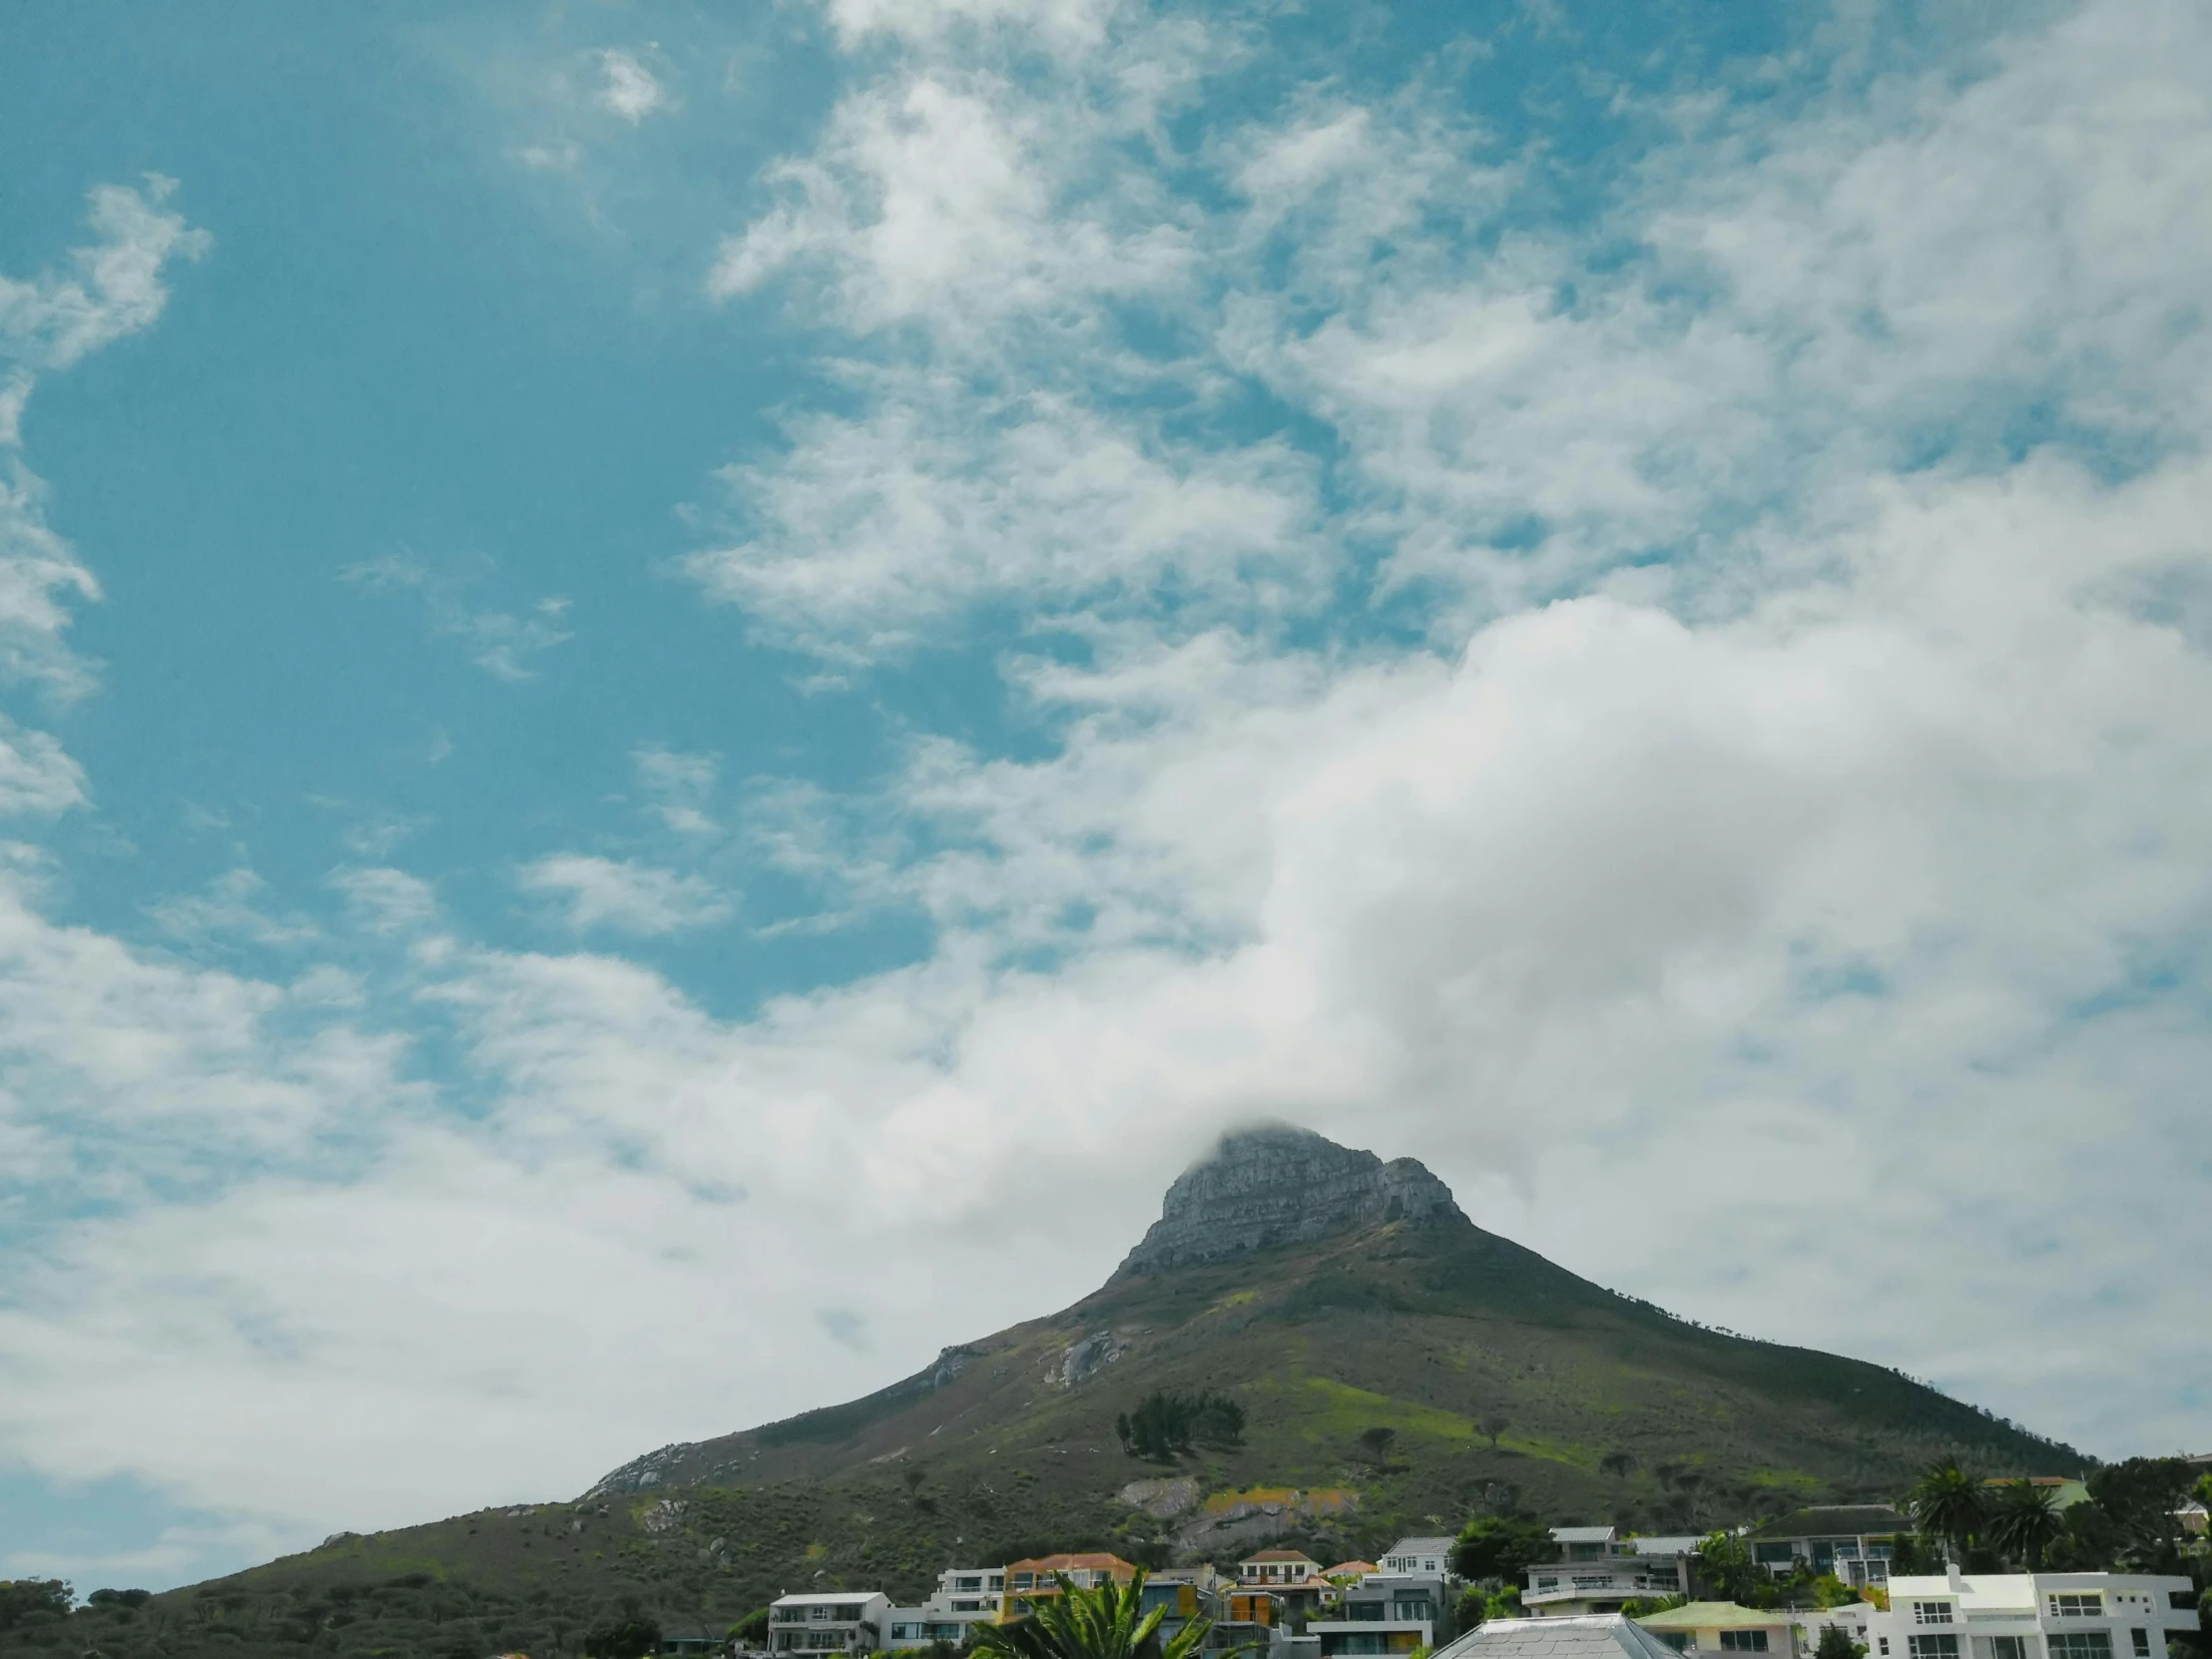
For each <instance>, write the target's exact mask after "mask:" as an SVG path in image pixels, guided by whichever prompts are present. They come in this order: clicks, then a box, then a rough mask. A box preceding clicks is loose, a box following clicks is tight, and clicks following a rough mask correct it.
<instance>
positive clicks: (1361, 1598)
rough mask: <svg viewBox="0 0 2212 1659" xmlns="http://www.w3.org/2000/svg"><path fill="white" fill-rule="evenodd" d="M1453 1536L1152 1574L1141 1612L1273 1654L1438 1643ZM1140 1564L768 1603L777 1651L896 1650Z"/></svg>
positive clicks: (1096, 1561)
mask: <svg viewBox="0 0 2212 1659" xmlns="http://www.w3.org/2000/svg"><path fill="white" fill-rule="evenodd" d="M1451 1546H1452V1540H1451V1539H1449V1538H1446V1537H1433V1538H1401V1539H1399V1540H1398V1542H1397V1543H1396V1544H1394V1545H1393V1546H1392V1547H1391V1548H1390V1549H1389V1550H1387V1551H1385V1552H1384V1554H1383V1560H1382V1562H1381V1563H1380V1564H1378V1563H1377V1562H1374V1561H1340V1562H1338V1563H1337V1564H1336V1565H1334V1566H1324V1565H1323V1564H1322V1563H1321V1562H1319V1561H1316V1560H1314V1559H1313V1558H1312V1557H1311V1556H1309V1555H1306V1554H1305V1553H1303V1552H1302V1551H1299V1550H1295V1549H1263V1550H1260V1551H1259V1552H1257V1553H1256V1554H1253V1555H1250V1556H1247V1557H1246V1558H1245V1559H1244V1560H1242V1561H1240V1562H1238V1563H1237V1570H1236V1572H1235V1573H1234V1574H1228V1573H1223V1572H1220V1571H1218V1570H1217V1569H1215V1568H1213V1567H1211V1566H1195V1567H1165V1568H1162V1569H1160V1570H1159V1571H1156V1572H1152V1573H1148V1574H1147V1575H1146V1577H1145V1585H1144V1592H1143V1595H1144V1611H1146V1612H1148V1613H1149V1612H1150V1611H1151V1610H1152V1609H1153V1608H1155V1607H1158V1608H1161V1609H1163V1610H1164V1613H1165V1617H1164V1618H1163V1620H1162V1624H1161V1636H1162V1639H1163V1640H1165V1639H1166V1638H1168V1637H1171V1636H1173V1635H1174V1634H1175V1632H1176V1631H1177V1630H1179V1629H1181V1628H1182V1627H1183V1626H1184V1625H1186V1624H1188V1623H1189V1622H1190V1621H1191V1620H1193V1619H1198V1618H1204V1619H1206V1620H1208V1621H1209V1622H1210V1623H1211V1624H1212V1625H1213V1627H1214V1630H1215V1632H1216V1635H1215V1636H1214V1638H1213V1639H1212V1642H1211V1644H1210V1645H1218V1646H1222V1647H1248V1646H1249V1647H1253V1648H1255V1649H1257V1650H1258V1651H1261V1652H1264V1653H1267V1654H1270V1655H1274V1656H1275V1659H1337V1656H1339V1655H1344V1656H1347V1659H1355V1656H1366V1655H1381V1654H1393V1653H1404V1654H1410V1653H1412V1652H1414V1651H1416V1650H1419V1649H1429V1648H1433V1647H1435V1646H1436V1644H1437V1643H1438V1642H1439V1641H1440V1640H1444V1639H1448V1637H1449V1636H1450V1635H1451V1633H1452V1632H1451V1629H1450V1625H1449V1620H1450V1617H1451V1611H1452V1602H1453V1598H1454V1597H1455V1596H1456V1594H1457V1592H1458V1589H1459V1582H1458V1580H1457V1578H1456V1577H1455V1576H1454V1575H1453V1574H1452V1572H1451ZM1137 1571H1138V1569H1137V1567H1136V1566H1135V1564H1134V1563H1132V1562H1129V1561H1124V1560H1122V1559H1121V1558H1120V1557H1119V1556H1117V1555H1107V1554H1087V1555H1047V1556H1041V1557H1037V1558H1035V1559H1031V1560H1024V1561H1011V1562H1008V1563H1007V1564H1006V1565H1005V1566H1003V1567H952V1568H948V1569H947V1570H946V1571H944V1572H943V1573H941V1574H939V1575H938V1578H937V1588H936V1590H935V1592H934V1593H933V1594H931V1595H930V1596H929V1598H928V1599H927V1600H926V1601H924V1602H923V1603H922V1604H921V1605H920V1606H918V1607H897V1606H893V1605H892V1603H891V1600H890V1598H889V1597H888V1596H886V1595H884V1594H882V1593H881V1592H880V1591H854V1590H824V1591H816V1592H810V1593H807V1594H801V1595H787V1596H781V1597H779V1598H778V1599H777V1600H776V1601H775V1602H773V1603H772V1604H771V1605H770V1607H769V1624H768V1647H769V1651H770V1652H771V1653H773V1654H778V1655H784V1654H793V1655H797V1654H821V1655H828V1654H863V1653H873V1652H878V1651H887V1652H892V1653H897V1652H901V1651H907V1650H911V1649H916V1648H927V1647H930V1646H932V1645H934V1644H937V1643H940V1642H941V1643H944V1644H947V1645H949V1646H952V1647H963V1646H966V1645H967V1644H968V1643H969V1642H970V1641H972V1639H973V1638H974V1634H975V1627H976V1626H978V1625H982V1624H1003V1623H1010V1622H1011V1621H1013V1620H1015V1619H1019V1618H1024V1617H1026V1616H1028V1615H1029V1614H1030V1613H1032V1612H1034V1611H1035V1610H1036V1608H1037V1607H1038V1605H1039V1604H1040V1603H1042V1602H1045V1601H1048V1600H1050V1599H1051V1598H1052V1597H1054V1596H1058V1595H1061V1594H1063V1593H1064V1592H1063V1590H1062V1588H1061V1586H1062V1584H1063V1582H1064V1583H1066V1584H1068V1585H1072V1586H1073V1587H1075V1588H1077V1589H1093V1588H1096V1587H1097V1586H1099V1585H1101V1584H1105V1583H1118V1584H1127V1583H1130V1582H1132V1581H1133V1580H1134V1579H1135V1578H1136V1576H1137Z"/></svg>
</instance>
